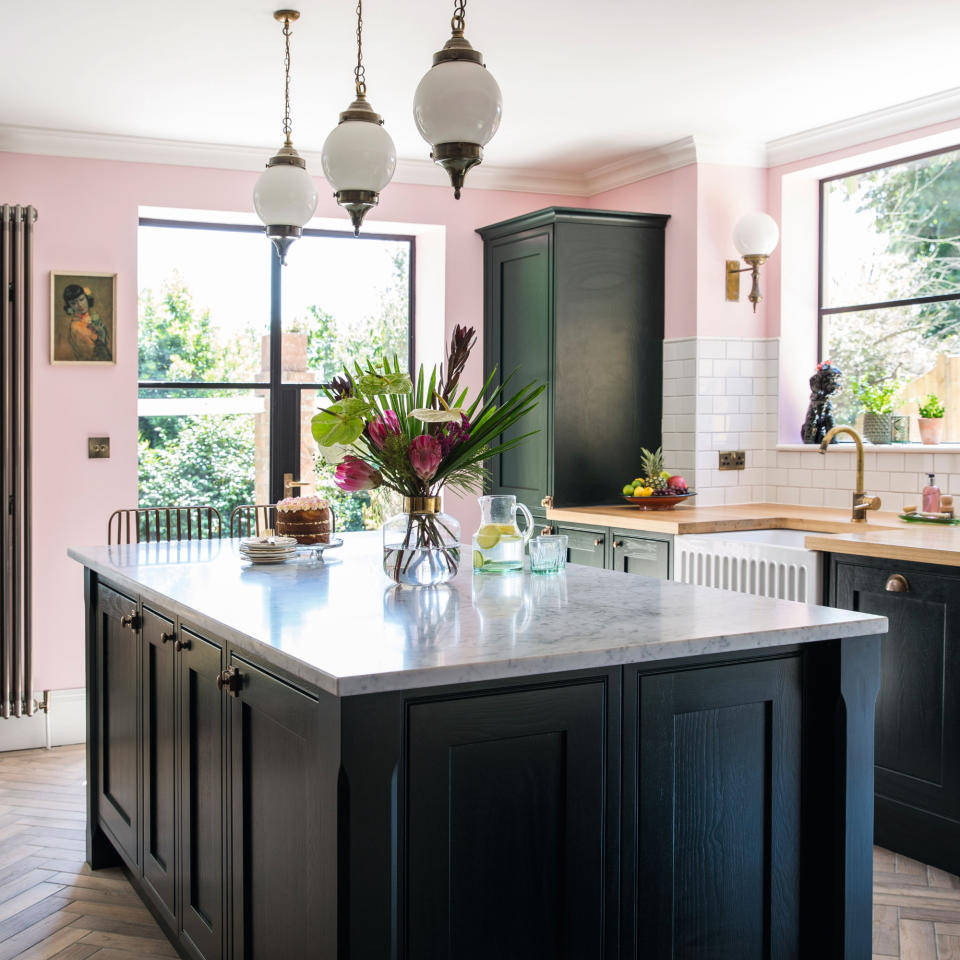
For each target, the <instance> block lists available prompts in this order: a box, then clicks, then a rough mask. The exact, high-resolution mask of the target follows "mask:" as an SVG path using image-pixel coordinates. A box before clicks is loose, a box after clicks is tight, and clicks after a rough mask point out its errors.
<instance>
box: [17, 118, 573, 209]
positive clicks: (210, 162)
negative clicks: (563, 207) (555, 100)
mask: <svg viewBox="0 0 960 960" xmlns="http://www.w3.org/2000/svg"><path fill="white" fill-rule="evenodd" d="M0 152H6V153H26V154H39V155H41V156H53V157H77V158H83V159H88V160H119V161H128V162H132V163H159V164H172V165H173V166H182V167H212V168H214V169H218V170H247V171H251V172H258V171H261V170H263V168H264V164H265V163H266V161H267V158H268V157H270V156H271V154H272V153H273V149H272V148H271V147H267V146H264V147H250V146H238V145H235V144H223V143H197V142H194V141H189V140H162V139H156V138H151V137H132V136H126V135H122V134H110V133H86V132H82V131H77V130H49V129H45V128H43V127H24V126H14V125H10V124H0ZM301 156H302V157H303V159H304V160H306V162H307V167H308V169H310V170H312V171H314V175H315V176H320V174H319V173H318V172H317V171H319V170H321V169H322V167H321V163H320V154H319V153H317V152H316V151H311V150H302V151H301ZM393 182H394V183H411V184H419V185H422V186H434V187H447V186H449V180H448V178H447V174H446V173H445V172H444V171H443V170H442V169H441V168H440V167H438V166H437V165H436V164H435V163H431V161H430V160H427V159H423V160H420V159H410V160H400V161H398V163H397V171H396V174H395V175H394V178H393ZM470 184H471V186H472V187H474V188H480V189H486V190H513V191H521V192H524V193H548V194H558V195H561V196H570V197H585V196H586V195H585V194H584V192H583V191H584V184H585V178H584V177H583V176H581V175H580V174H567V175H565V174H555V173H550V172H539V171H530V170H525V169H522V168H518V167H498V166H494V165H488V164H482V165H481V166H479V167H476V168H474V169H473V170H471V171H470Z"/></svg>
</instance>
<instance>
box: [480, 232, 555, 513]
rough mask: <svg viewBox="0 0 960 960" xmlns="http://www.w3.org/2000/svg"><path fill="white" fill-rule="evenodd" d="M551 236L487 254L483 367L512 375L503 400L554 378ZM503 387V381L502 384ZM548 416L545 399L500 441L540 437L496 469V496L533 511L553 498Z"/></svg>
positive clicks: (500, 461)
mask: <svg viewBox="0 0 960 960" xmlns="http://www.w3.org/2000/svg"><path fill="white" fill-rule="evenodd" d="M551 237H552V232H551V231H549V230H548V231H544V232H541V233H538V234H535V235H532V236H527V237H524V238H522V239H518V240H514V241H512V242H509V243H503V244H498V245H496V246H494V247H493V248H492V249H491V250H490V251H489V252H488V255H487V257H488V259H487V280H486V283H487V292H486V305H487V319H486V323H485V329H486V341H485V363H486V365H487V368H488V369H492V367H493V365H494V364H496V365H497V367H498V369H499V377H500V378H501V379H502V378H505V377H506V376H508V375H509V374H510V373H512V372H513V371H514V370H516V371H517V373H516V376H515V378H514V380H513V381H512V382H511V384H510V386H509V387H508V388H507V392H506V395H505V397H504V399H507V398H508V397H509V396H510V395H511V394H512V393H513V392H515V391H516V389H517V388H518V387H520V386H522V385H523V384H526V383H529V382H530V381H531V380H539V381H541V382H544V383H548V382H549V381H550V378H551V372H552V366H553V364H552V361H551V358H552V342H553V335H552V326H553V318H552V311H553V295H552V276H551V274H552V268H551ZM498 382H499V381H498ZM550 410H551V404H550V401H549V399H548V398H547V396H546V395H545V396H543V397H541V399H540V403H539V404H537V406H536V408H535V409H534V410H533V411H532V412H531V413H529V414H528V415H527V416H526V417H524V418H523V420H522V421H520V423H518V424H517V425H515V426H514V427H512V428H511V429H510V430H508V431H507V432H506V433H504V434H503V436H502V437H501V440H502V441H507V440H510V439H513V438H514V437H518V436H521V435H522V434H525V433H530V432H531V431H534V430H535V431H538V432H537V433H536V434H535V435H534V436H532V437H528V438H527V439H526V440H525V441H524V442H523V443H522V444H520V445H519V446H517V447H515V448H514V449H513V450H510V451H508V452H506V453H504V454H502V455H501V456H499V457H496V458H494V461H493V464H492V472H493V492H494V493H505V494H509V493H512V494H514V495H515V496H516V497H517V498H518V499H519V500H522V501H523V502H524V503H526V504H528V505H530V506H533V505H536V504H539V503H540V501H541V499H543V497H544V496H546V494H547V493H548V492H549V485H550V482H551V480H552V477H551V476H550V475H549V473H550V469H549V463H550V456H549V446H550V436H551V434H550V430H549V422H550Z"/></svg>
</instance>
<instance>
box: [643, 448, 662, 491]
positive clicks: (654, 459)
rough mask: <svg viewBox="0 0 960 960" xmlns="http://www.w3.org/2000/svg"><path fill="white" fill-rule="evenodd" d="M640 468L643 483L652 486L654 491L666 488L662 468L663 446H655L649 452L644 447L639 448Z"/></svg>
mask: <svg viewBox="0 0 960 960" xmlns="http://www.w3.org/2000/svg"><path fill="white" fill-rule="evenodd" d="M640 469H641V470H642V471H643V478H644V484H645V485H646V486H648V487H652V488H653V490H654V492H656V491H657V490H666V488H667V476H666V471H665V470H664V469H663V448H662V447H657V449H656V452H655V453H651V452H650V451H649V450H648V449H647V448H646V447H641V449H640Z"/></svg>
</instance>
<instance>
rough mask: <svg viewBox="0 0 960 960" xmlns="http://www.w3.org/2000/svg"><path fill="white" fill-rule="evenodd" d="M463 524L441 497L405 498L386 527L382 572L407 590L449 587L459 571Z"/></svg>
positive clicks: (385, 524)
mask: <svg viewBox="0 0 960 960" xmlns="http://www.w3.org/2000/svg"><path fill="white" fill-rule="evenodd" d="M460 553H461V544H460V524H459V522H458V521H457V520H456V518H455V517H451V516H450V514H448V513H443V512H442V511H441V510H440V498H439V497H404V500H403V512H402V513H398V514H397V515H396V516H394V517H391V518H390V519H389V520H387V522H386V523H384V525H383V572H384V573H385V574H386V575H387V576H388V577H389V578H390V579H391V580H393V581H395V582H396V583H399V584H402V585H404V586H411V587H423V586H432V585H433V584H437V583H446V582H447V581H448V580H451V579H452V578H453V577H455V576H456V575H457V571H458V570H459V569H460Z"/></svg>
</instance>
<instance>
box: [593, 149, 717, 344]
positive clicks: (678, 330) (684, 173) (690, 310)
mask: <svg viewBox="0 0 960 960" xmlns="http://www.w3.org/2000/svg"><path fill="white" fill-rule="evenodd" d="M697 169H698V168H697V167H696V165H694V164H690V165H689V166H686V167H680V169H678V170H671V171H670V172H669V173H661V174H659V175H658V176H656V177H649V178H647V179H646V180H638V181H637V182H636V183H631V184H628V185H627V186H625V187H617V188H616V189H615V190H608V191H606V192H605V193H598V194H597V195H596V196H593V197H591V198H590V200H589V203H588V205H589V206H591V207H594V208H595V209H597V210H634V211H637V212H643V213H669V214H670V220H669V221H668V222H667V235H666V271H665V272H666V277H665V280H666V290H665V302H664V312H665V335H666V336H667V337H668V338H673V337H692V336H696V333H697V270H696V268H695V264H696V262H697Z"/></svg>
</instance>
